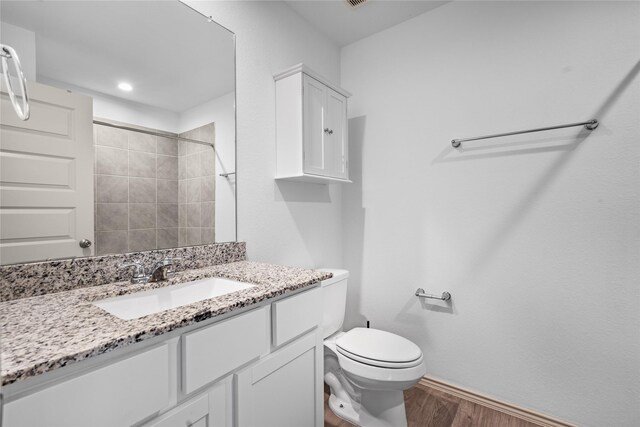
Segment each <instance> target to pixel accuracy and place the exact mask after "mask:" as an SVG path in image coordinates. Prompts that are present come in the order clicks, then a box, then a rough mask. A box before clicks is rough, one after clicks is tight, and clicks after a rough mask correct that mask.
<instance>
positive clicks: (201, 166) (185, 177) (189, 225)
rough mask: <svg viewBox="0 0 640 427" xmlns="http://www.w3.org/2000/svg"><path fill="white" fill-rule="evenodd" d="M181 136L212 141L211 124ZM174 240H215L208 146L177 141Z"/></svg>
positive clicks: (211, 152) (212, 166)
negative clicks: (177, 232)
mask: <svg viewBox="0 0 640 427" xmlns="http://www.w3.org/2000/svg"><path fill="white" fill-rule="evenodd" d="M180 136H181V137H184V138H189V139H195V140H197V141H204V142H208V143H211V144H213V143H215V125H214V124H213V123H209V124H207V125H205V126H201V127H199V128H196V129H192V130H190V131H188V132H185V133H182V134H180ZM178 170H179V186H178V195H179V197H178V200H179V213H178V219H179V234H178V243H179V245H180V246H184V245H199V244H208V243H213V242H214V241H215V182H216V180H215V152H214V150H213V148H212V147H210V146H207V145H204V144H197V143H193V142H188V141H180V143H179V168H178Z"/></svg>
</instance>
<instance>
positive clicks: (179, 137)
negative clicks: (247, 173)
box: [93, 120, 216, 150]
mask: <svg viewBox="0 0 640 427" xmlns="http://www.w3.org/2000/svg"><path fill="white" fill-rule="evenodd" d="M93 124H94V125H102V126H108V127H112V128H117V129H123V130H130V131H133V132H139V133H146V134H147V135H154V136H163V137H165V138H169V139H175V140H176V141H187V142H194V143H196V144H202V145H208V146H209V147H211V148H213V149H214V150H215V149H216V145H215V144H212V143H210V142H204V141H198V140H197V139H191V138H183V137H181V136H174V135H167V134H166V133H160V132H154V131H150V130H145V129H138V128H134V127H130V126H123V125H116V124H114V123H109V122H103V121H101V120H94V121H93Z"/></svg>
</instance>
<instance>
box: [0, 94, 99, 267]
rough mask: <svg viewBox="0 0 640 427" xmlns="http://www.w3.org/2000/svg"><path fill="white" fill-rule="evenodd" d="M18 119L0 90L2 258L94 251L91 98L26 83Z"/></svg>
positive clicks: (37, 257)
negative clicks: (25, 113)
mask: <svg viewBox="0 0 640 427" xmlns="http://www.w3.org/2000/svg"><path fill="white" fill-rule="evenodd" d="M28 90H29V95H30V97H31V101H30V106H31V118H30V119H29V120H28V121H21V120H19V119H18V117H17V116H16V115H15V113H14V112H13V110H12V107H11V103H10V101H9V96H8V94H7V92H6V87H5V86H4V85H3V86H2V88H1V94H0V96H1V98H2V99H1V104H2V106H1V108H2V110H1V111H2V116H1V118H0V264H12V263H18V262H29V261H37V260H44V259H55V258H68V257H73V256H87V255H92V254H93V245H92V246H91V247H89V248H85V249H83V248H81V247H80V246H79V242H80V240H82V239H88V240H90V241H91V242H93V241H94V236H93V229H94V228H93V221H94V217H93V215H94V214H93V163H94V154H93V150H94V148H93V104H92V100H91V98H90V97H87V96H83V95H78V94H75V93H69V92H67V91H65V90H62V89H57V88H53V87H50V86H46V85H42V84H38V83H35V82H29V83H28Z"/></svg>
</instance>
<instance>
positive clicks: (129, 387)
mask: <svg viewBox="0 0 640 427" xmlns="http://www.w3.org/2000/svg"><path fill="white" fill-rule="evenodd" d="M321 305H322V300H321V292H320V289H319V288H317V287H316V288H313V289H310V290H304V291H301V292H297V293H295V294H293V295H292V296H287V297H284V298H279V299H276V300H275V301H272V302H269V301H266V302H263V303H258V304H256V306H257V307H256V308H252V309H249V310H246V311H244V312H242V313H240V314H236V315H231V316H227V317H226V318H223V319H215V318H214V319H211V320H209V321H207V322H205V323H206V324H205V325H204V326H201V325H192V326H190V327H187V328H185V329H186V330H185V329H182V330H176V331H172V332H169V333H167V334H165V335H163V336H159V337H156V338H154V339H150V340H148V341H143V342H141V343H138V344H133V345H130V346H127V347H125V348H123V349H119V350H114V351H112V352H109V353H105V354H103V355H100V356H97V357H95V358H91V359H88V360H86V361H82V362H79V363H76V364H73V365H70V366H68V367H66V368H61V369H57V370H54V371H51V372H48V373H45V374H42V375H39V376H37V377H32V378H29V379H27V380H24V382H18V383H16V384H12V385H10V386H8V387H6V388H3V393H4V394H5V398H6V400H5V402H6V403H5V406H4V411H3V412H4V413H3V424H2V425H3V426H4V427H20V426H24V427H33V426H49V427H55V426H61V427H76V426H78V427H80V426H92V427H94V426H105V427H113V426H136V427H142V426H143V427H257V426H260V427H270V426H273V427H281V426H296V427H307V426H308V427H314V426H315V427H321V426H322V425H323V378H322V374H323V357H322V355H323V346H322V337H321V333H320V331H319V329H318V325H320V323H321V319H322V313H321V311H320V309H319V307H321ZM222 317H225V316H222Z"/></svg>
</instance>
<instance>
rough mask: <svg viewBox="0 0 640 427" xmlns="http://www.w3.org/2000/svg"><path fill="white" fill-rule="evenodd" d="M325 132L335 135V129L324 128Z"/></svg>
mask: <svg viewBox="0 0 640 427" xmlns="http://www.w3.org/2000/svg"><path fill="white" fill-rule="evenodd" d="M324 133H328V134H329V135H333V129H329V128H324Z"/></svg>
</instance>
